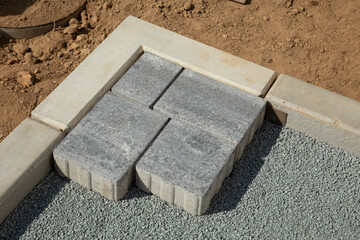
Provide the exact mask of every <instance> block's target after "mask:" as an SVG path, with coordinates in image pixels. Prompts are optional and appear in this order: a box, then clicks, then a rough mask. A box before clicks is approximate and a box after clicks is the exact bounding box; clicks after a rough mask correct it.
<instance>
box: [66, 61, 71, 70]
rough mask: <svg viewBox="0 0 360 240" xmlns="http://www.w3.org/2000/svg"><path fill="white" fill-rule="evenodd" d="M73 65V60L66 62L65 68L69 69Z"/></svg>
mask: <svg viewBox="0 0 360 240" xmlns="http://www.w3.org/2000/svg"><path fill="white" fill-rule="evenodd" d="M71 65H72V62H66V63H64V69H65V70H67V69H68V68H69V67H70V66H71Z"/></svg>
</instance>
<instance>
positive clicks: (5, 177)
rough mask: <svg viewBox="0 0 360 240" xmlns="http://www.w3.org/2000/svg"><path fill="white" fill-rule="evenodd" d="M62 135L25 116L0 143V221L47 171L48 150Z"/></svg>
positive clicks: (50, 149)
mask: <svg viewBox="0 0 360 240" xmlns="http://www.w3.org/2000/svg"><path fill="white" fill-rule="evenodd" d="M63 137H64V134H63V133H61V132H60V131H56V130H54V129H52V128H50V127H48V126H46V125H44V124H42V123H39V122H37V121H34V120H32V119H29V118H27V119H25V120H24V121H23V122H22V123H21V124H20V125H19V126H18V127H17V128H15V130H14V131H13V132H12V133H11V134H10V135H9V136H8V137H7V138H6V139H5V140H4V141H3V142H2V143H1V144H0V223H1V222H2V221H3V220H4V219H5V217H6V216H7V215H8V214H9V213H10V212H11V211H12V210H13V209H14V208H15V207H16V205H17V204H18V203H19V202H20V201H21V200H22V199H23V198H24V197H25V196H26V195H27V194H28V193H29V192H30V191H31V190H32V189H33V188H34V187H35V186H36V184H37V183H38V182H39V181H40V180H41V179H42V178H43V177H44V176H46V174H48V173H49V172H50V170H51V166H52V163H51V160H50V159H51V155H52V150H53V148H54V147H55V146H56V144H57V143H58V142H59V141H60V140H61V139H62V138H63Z"/></svg>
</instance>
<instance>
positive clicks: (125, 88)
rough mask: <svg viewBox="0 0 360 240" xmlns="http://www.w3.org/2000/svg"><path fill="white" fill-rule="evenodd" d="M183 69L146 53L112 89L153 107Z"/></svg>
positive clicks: (116, 92)
mask: <svg viewBox="0 0 360 240" xmlns="http://www.w3.org/2000/svg"><path fill="white" fill-rule="evenodd" d="M181 69H182V68H181V67H180V66H179V65H177V64H175V63H172V62H169V61H167V60H165V59H164V58H160V57H158V56H155V55H153V54H151V53H148V52H145V53H144V54H143V55H142V56H141V57H140V58H139V59H138V60H137V61H136V62H135V63H134V65H133V66H132V67H131V68H130V69H129V70H128V71H127V72H126V73H125V74H124V76H123V77H122V78H120V80H119V81H118V82H117V83H116V84H115V86H114V87H113V88H112V92H113V93H115V94H122V95H125V96H127V97H129V98H131V99H134V100H136V101H138V102H140V103H142V104H145V105H147V106H151V105H152V104H153V103H154V102H155V100H156V99H157V98H158V97H159V96H160V95H161V94H162V93H163V91H164V90H165V89H166V88H167V86H168V85H169V84H171V82H172V81H173V80H174V78H175V77H176V75H177V74H178V73H179V72H180V70H181Z"/></svg>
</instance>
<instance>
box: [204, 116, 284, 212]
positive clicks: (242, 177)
mask: <svg viewBox="0 0 360 240" xmlns="http://www.w3.org/2000/svg"><path fill="white" fill-rule="evenodd" d="M281 129H282V127H281V126H279V125H276V124H272V123H270V122H267V121H264V124H263V126H262V127H261V128H260V129H259V130H258V131H257V132H256V134H255V137H254V139H253V141H252V143H251V144H250V145H249V146H247V147H246V149H245V151H244V153H243V156H242V157H241V159H240V160H239V161H237V162H236V163H235V164H234V168H233V171H232V173H231V174H230V176H229V177H228V178H226V179H225V181H224V183H223V185H222V187H221V189H220V191H219V192H218V194H216V196H215V197H214V198H213V200H212V202H211V204H210V207H209V209H208V210H207V212H206V213H205V214H206V215H211V214H215V213H219V212H224V211H231V210H233V209H235V208H236V207H237V205H238V204H239V202H240V201H241V199H242V197H243V196H244V195H245V193H246V191H247V190H248V188H249V186H250V185H251V183H252V182H253V180H254V179H255V178H256V176H257V174H258V173H259V171H260V170H261V168H262V166H263V165H264V158H265V157H266V156H267V155H268V154H269V152H270V151H271V148H272V146H273V145H274V144H275V143H276V140H277V138H278V137H279V135H280V132H281Z"/></svg>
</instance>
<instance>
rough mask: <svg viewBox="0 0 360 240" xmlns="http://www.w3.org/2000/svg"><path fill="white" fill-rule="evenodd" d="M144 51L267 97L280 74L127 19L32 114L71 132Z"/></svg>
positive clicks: (145, 23)
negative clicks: (266, 94)
mask: <svg viewBox="0 0 360 240" xmlns="http://www.w3.org/2000/svg"><path fill="white" fill-rule="evenodd" d="M143 51H148V52H151V53H153V54H155V55H158V56H160V57H163V58H165V59H167V60H169V61H172V62H175V63H177V64H179V65H181V66H183V67H185V68H189V69H191V70H194V71H196V72H199V73H201V74H203V75H205V76H208V77H211V78H213V79H215V80H218V81H220V82H223V83H226V84H229V85H232V86H234V87H237V88H240V89H243V90H245V91H247V92H249V93H252V94H254V95H257V96H264V95H265V93H266V92H267V90H268V89H269V87H270V86H271V84H272V83H273V81H274V79H275V77H276V75H277V74H276V72H275V71H273V70H270V69H267V68H265V67H262V66H260V65H257V64H254V63H251V62H248V61H246V60H243V59H241V58H238V57H235V56H233V55H230V54H228V53H225V52H222V51H220V50H217V49H215V48H212V47H209V46H207V45H204V44H202V43H199V42H197V41H194V40H192V39H189V38H186V37H183V36H181V35H178V34H176V33H174V32H171V31H169V30H166V29H163V28H160V27H158V26H155V25H153V24H150V23H148V22H145V21H142V20H140V19H137V18H135V17H132V16H129V17H127V18H126V19H125V20H124V22H123V23H121V24H120V25H119V26H118V27H117V28H116V29H115V30H114V31H113V33H112V34H111V35H110V36H109V37H108V38H107V39H106V40H105V41H104V42H103V43H102V44H101V45H100V46H99V47H98V48H97V49H95V51H94V52H93V53H91V54H90V56H89V57H88V58H86V59H85V60H84V61H83V62H82V63H81V64H80V65H79V67H77V68H76V69H75V70H74V71H73V72H72V73H71V74H70V75H69V76H68V78H67V79H65V80H64V81H63V82H62V83H61V84H60V85H59V86H58V87H57V88H56V89H55V90H54V91H53V92H52V93H51V94H50V95H49V96H48V97H47V98H46V99H45V100H44V101H43V102H42V103H41V104H40V105H39V106H38V107H37V108H36V109H35V110H34V111H33V112H32V113H31V117H32V118H34V119H36V120H39V121H41V122H44V123H45V124H47V125H49V126H52V127H54V128H56V129H60V130H63V131H70V129H71V128H72V127H73V126H74V125H76V123H77V122H78V121H79V120H80V119H81V118H82V117H83V116H84V115H85V114H86V113H87V112H88V111H89V109H90V108H91V107H92V106H93V105H94V104H95V103H96V102H97V101H98V100H99V98H101V96H102V95H103V94H104V93H105V92H106V91H107V90H109V89H110V88H111V87H112V85H114V83H115V82H116V81H117V80H118V79H119V78H120V77H121V76H122V75H123V74H124V73H125V72H126V70H127V69H128V68H129V67H130V66H131V65H132V64H133V63H134V62H135V60H136V59H137V58H138V57H139V56H140V55H141V53H142V52H143Z"/></svg>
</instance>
